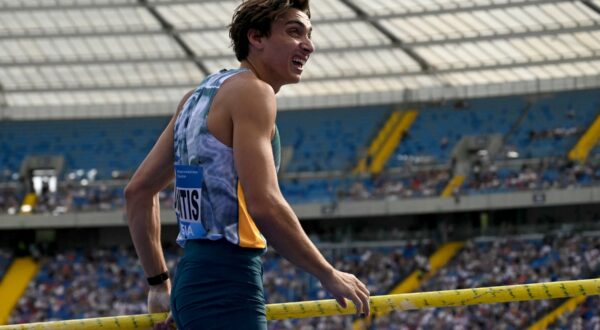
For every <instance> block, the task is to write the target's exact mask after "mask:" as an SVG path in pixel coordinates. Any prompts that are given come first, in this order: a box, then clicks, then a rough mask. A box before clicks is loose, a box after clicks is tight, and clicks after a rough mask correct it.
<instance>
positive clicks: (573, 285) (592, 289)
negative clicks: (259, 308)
mask: <svg viewBox="0 0 600 330" xmlns="http://www.w3.org/2000/svg"><path fill="white" fill-rule="evenodd" d="M592 295H600V279H589V280H576V281H561V282H546V283H532V284H520V285H507V286H494V287H484V288H472V289H460V290H447V291H431V292H418V293H403V294H397V295H385V296H373V297H371V299H370V302H371V312H372V313H386V312H391V311H393V310H397V311H407V310H415V309H425V308H435V307H459V306H467V305H479V304H493V303H503V302H513V301H526V300H540V299H555V298H567V297H579V296H592ZM355 313H356V312H355V307H354V304H353V303H352V302H348V306H346V307H345V308H344V307H341V306H340V305H339V304H338V303H337V302H336V301H335V300H333V299H329V300H314V301H301V302H292V303H284V304H270V305H267V319H268V320H282V319H292V318H306V317H322V316H333V315H351V314H355ZM166 316H167V314H166V313H157V314H140V315H125V316H114V317H102V318H91V319H81V320H70V321H52V322H43V323H30V324H20V325H9V326H0V330H21V329H22V330H26V329H31V330H35V329H46V330H54V329H65V330H70V329H98V328H102V329H104V330H108V329H150V328H151V327H152V326H153V325H154V324H155V323H157V322H161V321H163V320H164V319H165V318H166Z"/></svg>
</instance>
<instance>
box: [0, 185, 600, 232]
mask: <svg viewBox="0 0 600 330" xmlns="http://www.w3.org/2000/svg"><path fill="white" fill-rule="evenodd" d="M599 201H600V187H585V188H577V189H560V190H559V189H549V190H543V191H526V192H515V193H497V194H489V195H474V196H460V197H456V198H415V199H404V200H395V201H390V200H380V201H344V202H339V203H336V204H318V203H314V204H299V205H292V207H293V208H294V210H295V212H296V214H297V215H298V217H299V218H300V219H302V220H319V219H324V218H325V219H327V218H359V217H385V216H404V215H418V214H431V213H439V214H442V213H455V212H469V211H491V210H503V209H506V210H508V209H518V208H536V207H549V206H566V205H582V204H597V203H598V202H599ZM161 217H162V223H163V224H165V225H174V224H176V219H175V215H174V213H173V212H172V211H171V210H169V209H164V210H163V212H162V213H161ZM125 225H126V220H125V216H124V213H123V212H122V211H113V212H110V211H109V212H77V213H67V214H61V215H59V216H55V215H52V214H39V215H27V216H14V215H3V216H0V229H35V228H73V227H75V228H85V227H105V226H125Z"/></svg>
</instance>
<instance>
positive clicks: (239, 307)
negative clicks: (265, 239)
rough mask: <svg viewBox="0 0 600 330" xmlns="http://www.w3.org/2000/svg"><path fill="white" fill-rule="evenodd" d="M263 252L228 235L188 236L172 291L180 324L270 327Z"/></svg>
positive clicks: (180, 326)
mask: <svg viewBox="0 0 600 330" xmlns="http://www.w3.org/2000/svg"><path fill="white" fill-rule="evenodd" d="M263 252H264V250H262V249H247V248H241V247H239V246H237V245H233V244H231V243H229V242H226V241H225V240H218V241H209V240H190V241H187V242H186V245H185V249H184V255H183V257H182V258H181V260H180V261H179V263H178V265H177V270H176V273H175V279H174V282H173V289H172V291H171V312H172V313H173V319H174V320H175V323H176V325H177V329H179V330H183V329H249V330H265V329H267V317H266V312H265V298H264V293H263V284H262V262H261V255H262V254H263Z"/></svg>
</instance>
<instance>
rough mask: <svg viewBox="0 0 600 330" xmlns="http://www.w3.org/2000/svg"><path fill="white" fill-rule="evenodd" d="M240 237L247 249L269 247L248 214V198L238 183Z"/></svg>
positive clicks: (242, 244)
mask: <svg viewBox="0 0 600 330" xmlns="http://www.w3.org/2000/svg"><path fill="white" fill-rule="evenodd" d="M237 193H238V196H237V197H238V214H239V215H238V231H239V232H238V235H240V246H241V247H245V248H255V249H264V248H265V247H267V242H265V239H264V238H263V237H262V235H261V234H260V231H259V230H258V228H257V227H256V224H255V223H254V219H252V216H251V215H250V213H249V212H248V207H247V206H246V198H245V197H244V190H243V189H242V185H241V184H240V183H239V182H238V185H237Z"/></svg>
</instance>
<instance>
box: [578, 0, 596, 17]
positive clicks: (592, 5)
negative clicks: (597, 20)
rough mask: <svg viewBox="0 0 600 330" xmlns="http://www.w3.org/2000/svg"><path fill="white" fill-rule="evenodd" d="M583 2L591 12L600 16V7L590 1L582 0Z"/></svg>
mask: <svg viewBox="0 0 600 330" xmlns="http://www.w3.org/2000/svg"><path fill="white" fill-rule="evenodd" d="M581 2H582V3H583V4H584V5H586V6H587V7H588V8H590V9H591V10H593V11H594V12H596V14H598V15H600V7H598V6H596V4H595V3H593V2H592V1H590V0H581Z"/></svg>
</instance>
